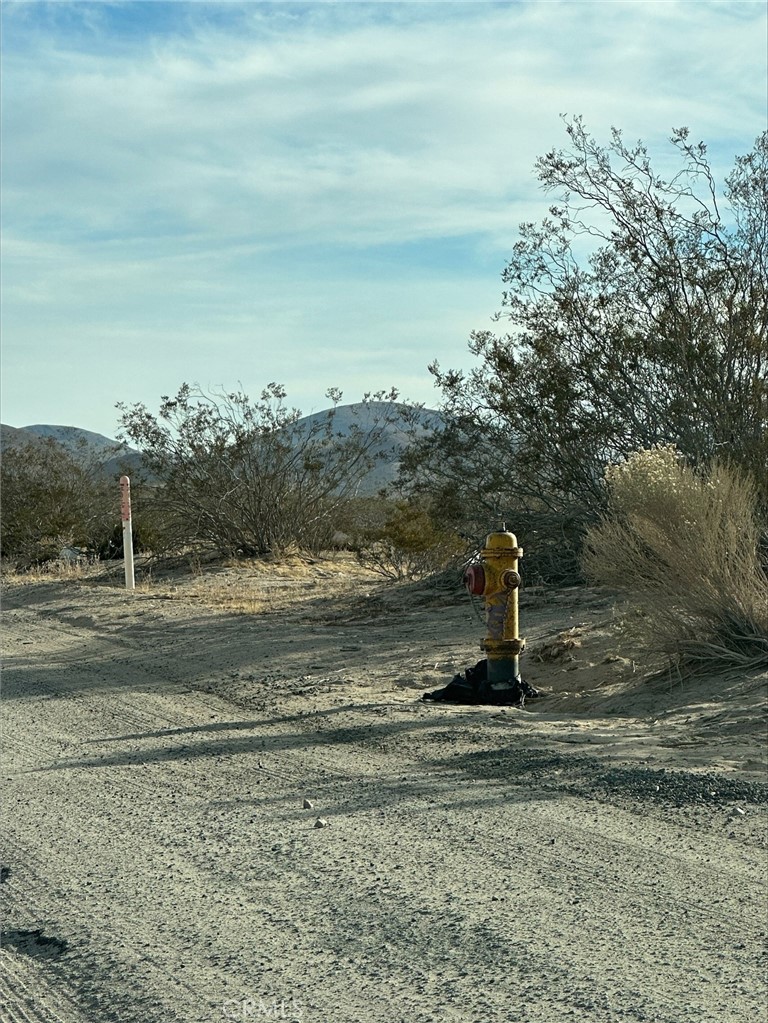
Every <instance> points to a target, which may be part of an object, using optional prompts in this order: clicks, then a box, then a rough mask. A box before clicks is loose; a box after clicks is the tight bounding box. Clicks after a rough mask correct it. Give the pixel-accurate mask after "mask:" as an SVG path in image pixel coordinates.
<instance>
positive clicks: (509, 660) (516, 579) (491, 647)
mask: <svg viewBox="0 0 768 1023" xmlns="http://www.w3.org/2000/svg"><path fill="white" fill-rule="evenodd" d="M522 556H523V548H522V547H518V546H517V537H516V536H515V534H514V533H510V532H508V531H507V527H506V524H505V523H502V527H501V530H499V531H498V532H496V533H490V534H489V535H488V537H487V538H486V541H485V547H484V548H483V549H482V551H481V552H480V561H478V562H475V563H474V564H472V565H470V566H469V567H468V568H467V570H466V572H465V573H464V585H465V586H466V588H467V590H468V591H469V592H470V593H471V594H473V595H474V596H478V597H479V596H482V597H484V598H485V620H486V637H485V640H484V641H483V642H482V644H481V649H482V650H484V651H485V654H486V657H487V659H488V684H489V685H493V683H494V682H496V683H498V682H513V681H515V680H516V679H519V678H520V654H521V653H522V652H523V649H524V647H525V640H524V639H520V637H519V635H518V632H519V628H520V622H519V612H518V600H517V591H518V589H519V587H520V573H519V572H518V561H519V559H520V558H522Z"/></svg>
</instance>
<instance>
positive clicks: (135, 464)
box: [0, 423, 142, 476]
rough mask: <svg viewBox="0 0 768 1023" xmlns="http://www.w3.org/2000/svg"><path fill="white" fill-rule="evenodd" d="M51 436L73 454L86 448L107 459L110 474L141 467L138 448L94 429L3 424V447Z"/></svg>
mask: <svg viewBox="0 0 768 1023" xmlns="http://www.w3.org/2000/svg"><path fill="white" fill-rule="evenodd" d="M49 439H50V440H54V441H56V443H57V444H61V446H62V447H63V448H64V449H65V450H66V451H69V452H71V453H72V454H77V453H78V452H82V451H83V450H87V451H88V452H89V453H92V454H94V455H95V456H96V457H98V458H104V463H103V469H104V472H105V473H106V475H108V476H113V475H117V474H118V473H121V472H125V471H128V472H131V471H137V470H138V469H139V468H140V467H141V460H142V459H141V453H140V452H139V451H135V450H134V449H133V448H129V447H128V446H127V445H126V444H119V443H118V442H117V441H115V440H111V439H110V438H109V437H105V436H104V435H103V434H101V433H94V432H93V431H92V430H82V429H80V427H78V426H53V425H49V424H47V423H37V424H35V425H34V426H21V427H16V426H7V425H6V424H5V423H3V424H2V425H0V447H1V448H10V447H14V446H17V445H20V444H28V443H29V442H30V441H31V442H33V443H34V442H35V441H45V440H49Z"/></svg>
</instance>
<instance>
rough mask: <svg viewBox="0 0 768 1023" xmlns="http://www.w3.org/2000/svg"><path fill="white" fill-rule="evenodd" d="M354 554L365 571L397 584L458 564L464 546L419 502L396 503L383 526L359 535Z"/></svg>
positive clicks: (462, 541) (465, 550)
mask: <svg viewBox="0 0 768 1023" xmlns="http://www.w3.org/2000/svg"><path fill="white" fill-rule="evenodd" d="M355 552H356V554H357V558H358V561H359V562H360V564H362V565H364V566H365V567H366V568H371V569H373V570H374V571H375V572H378V573H379V574H380V575H383V576H385V577H386V578H388V579H393V580H397V581H399V580H402V579H418V578H423V577H424V576H428V575H432V574H433V573H435V572H440V571H442V570H443V569H445V568H446V567H447V566H448V565H450V564H452V563H454V562H458V561H459V560H460V559H461V558H462V556H463V555H464V554H465V553H466V552H467V542H466V540H465V539H464V538H462V537H461V536H460V535H459V534H458V533H456V532H454V531H452V530H451V529H449V528H445V527H443V526H440V525H439V524H437V523H436V522H435V521H434V519H433V518H432V516H431V515H430V512H429V510H428V508H426V507H424V506H423V505H421V504H419V503H418V502H413V501H395V502H393V503H392V504H391V506H390V511H389V514H388V515H387V517H386V519H385V521H384V523H383V524H382V525H380V526H377V527H374V528H370V529H367V530H364V531H363V532H362V533H361V534H359V536H358V538H357V541H356V543H355Z"/></svg>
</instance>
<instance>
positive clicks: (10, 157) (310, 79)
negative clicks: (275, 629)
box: [1, 0, 768, 436]
mask: <svg viewBox="0 0 768 1023" xmlns="http://www.w3.org/2000/svg"><path fill="white" fill-rule="evenodd" d="M766 10H767V8H766V4H765V3H764V0H756V2H711V3H709V2H706V0H695V2H688V3H683V2H677V0H664V2H659V3H647V2H620V0H610V2H602V3H592V2H579V0H567V2H559V0H552V2H521V3H484V2H478V0H475V2H472V3H443V2H430V3H416V4H412V3H312V4H295V3H272V4H264V3H237V2H231V3H217V4H208V3H185V2H179V3H163V2H153V0H131V2H127V3H122V2H113V3H86V2H76V3H71V2H67V0H59V2H52V3H38V2H29V0H19V2H13V0H6V2H4V3H3V5H2V20H3V26H2V27H3V71H2V113H3V125H2V135H3V256H2V290H3V293H2V316H3V342H2V370H3V385H2V386H3V390H2V410H1V412H2V421H3V422H4V423H9V424H10V425H12V426H26V425H30V424H33V423H43V422H44V423H54V424H60V425H77V426H81V427H83V428H85V429H89V430H95V431H97V432H100V433H105V434H107V435H110V436H113V435H114V434H115V432H116V429H117V426H116V424H117V413H116V411H115V409H114V405H115V402H117V401H120V400H122V401H127V402H134V401H144V402H146V403H147V404H148V405H150V406H151V407H155V406H156V405H157V402H158V400H159V398H160V396H161V395H162V394H169V393H173V392H175V390H176V389H177V388H178V386H179V385H180V384H181V383H182V382H183V381H188V382H190V383H192V382H197V383H199V384H201V385H202V386H204V387H211V388H215V387H217V386H222V387H225V388H230V389H232V388H235V387H238V386H240V385H241V386H242V387H243V389H245V391H246V392H247V393H251V394H254V395H255V394H256V393H257V392H258V391H260V389H261V388H262V387H263V386H264V385H265V384H266V383H268V382H269V381H273V380H275V381H278V382H280V383H282V384H284V385H285V386H286V388H287V389H288V399H289V404H291V405H294V406H298V407H299V408H301V409H302V410H303V411H305V412H310V411H317V410H319V409H322V408H324V407H326V406H327V404H328V403H327V401H326V399H325V397H324V395H325V391H326V390H327V388H329V387H331V386H337V387H341V388H342V390H343V392H344V400H345V401H354V400H357V399H358V398H359V397H360V396H361V395H362V394H363V393H364V392H366V391H375V390H378V389H380V388H389V387H391V386H395V387H397V388H398V389H399V390H400V391H401V393H402V394H403V395H404V396H405V397H407V398H410V399H413V400H420V401H425V402H426V403H427V404H428V405H435V404H437V402H438V401H439V394H438V392H436V391H435V390H434V388H433V386H432V380H431V377H430V376H429V374H428V372H427V365H428V363H429V362H431V361H432V360H433V359H435V358H437V359H438V360H439V361H440V363H441V365H443V366H464V367H466V366H469V365H470V364H471V357H470V356H469V354H468V353H467V340H468V337H469V333H470V331H471V330H473V329H476V328H485V327H489V326H490V325H491V318H492V315H493V313H494V312H496V311H497V309H498V308H499V305H500V297H501V291H502V285H501V280H500V274H501V271H502V269H503V267H504V264H505V261H506V258H507V256H508V255H509V253H510V251H511V248H512V245H513V244H514V241H515V238H516V231H517V226H518V224H519V223H520V222H521V221H525V220H539V219H541V217H542V216H544V215H545V213H546V209H547V206H548V204H549V203H550V202H551V198H548V197H547V196H546V195H544V194H543V193H542V192H541V191H540V189H539V188H538V184H537V181H536V179H535V176H534V174H533V165H534V162H535V160H536V157H537V156H539V155H542V154H543V153H545V152H546V151H547V150H549V149H551V148H552V147H553V146H559V145H565V142H566V138H565V132H564V129H563V125H562V122H561V120H560V115H561V114H581V115H583V117H584V119H585V123H586V125H587V126H588V128H589V129H590V130H591V131H592V132H593V133H594V134H595V135H597V136H598V137H599V138H603V139H606V140H607V138H608V130H609V128H610V126H611V125H616V126H617V127H620V128H622V129H623V130H624V132H625V135H626V137H627V138H628V139H635V138H643V139H644V140H645V141H646V142H647V143H648V144H649V146H650V148H651V152H652V154H653V156H654V158H655V162H656V163H657V164H658V165H659V166H660V167H663V166H664V161H666V160H668V159H669V158H670V156H671V152H672V151H671V147H669V145H668V144H667V142H666V139H667V138H668V137H669V135H670V133H671V131H672V129H673V128H675V127H678V126H681V125H688V126H689V127H690V129H691V133H692V136H693V137H694V138H695V139H703V140H705V141H706V142H707V144H708V146H709V153H710V158H711V160H712V162H713V164H714V166H715V168H716V170H717V171H718V173H719V174H721V175H723V174H725V173H727V171H728V170H729V169H730V167H731V166H732V164H733V159H734V156H735V155H737V154H740V153H744V152H747V151H748V150H749V149H750V148H751V147H752V144H753V142H754V139H755V137H756V136H757V135H758V134H759V133H760V132H761V131H762V130H764V128H765V127H766V119H767V117H768V112H767V108H768V71H767V70H766V49H767V47H768V27H767V23H766Z"/></svg>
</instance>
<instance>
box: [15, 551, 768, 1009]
mask: <svg viewBox="0 0 768 1023" xmlns="http://www.w3.org/2000/svg"><path fill="white" fill-rule="evenodd" d="M614 603H615V602H614V599H613V597H611V596H610V595H607V594H603V593H597V592H594V591H589V590H571V591H567V592H559V593H547V592H544V591H533V592H532V591H527V592H524V593H523V596H522V610H521V623H522V632H523V634H524V635H525V636H526V637H527V640H528V652H527V653H526V655H525V657H524V659H523V669H524V677H525V678H526V679H527V680H528V681H530V682H531V683H532V684H533V685H535V686H537V687H539V688H541V689H542V690H543V695H542V697H541V698H539V699H538V700H536V701H529V702H528V704H527V705H526V706H525V708H523V709H518V708H504V709H501V708H494V707H466V706H464V707H462V706H455V705H443V704H428V703H424V702H422V701H421V699H420V697H421V695H422V693H423V692H424V691H425V690H433V689H436V688H438V687H439V686H442V685H445V684H446V683H447V682H448V681H449V680H450V678H451V676H452V675H453V674H454V673H455V672H458V671H461V670H463V669H465V668H466V667H468V666H470V665H472V664H473V663H474V662H475V661H476V660H478V659H479V657H480V656H481V654H480V652H479V649H478V647H479V641H480V639H481V638H482V635H483V626H482V623H481V621H480V619H479V617H478V615H477V613H476V611H478V610H479V608H475V607H473V606H472V605H471V604H470V603H469V598H468V597H466V596H464V595H461V594H459V593H457V592H456V590H455V589H454V588H451V587H448V588H443V589H440V588H434V587H433V588H430V587H426V586H420V587H417V586H387V585H385V584H383V583H381V582H380V581H378V580H376V579H375V578H373V577H366V576H364V575H362V574H361V573H360V572H354V571H352V569H351V568H350V566H349V565H347V564H346V563H345V562H344V561H343V559H338V558H337V559H329V560H318V561H317V562H315V563H314V564H311V565H306V564H303V565H301V566H300V567H299V566H297V565H294V566H287V567H286V566H256V565H252V566H246V567H242V566H241V567H230V568H224V567H215V566H210V567H208V568H205V569H204V570H201V571H198V572H197V573H196V574H194V575H189V574H188V573H187V574H180V575H179V576H178V577H177V578H175V579H172V578H168V577H163V578H159V577H156V578H155V579H154V580H152V581H151V582H149V583H143V584H142V585H141V586H140V587H139V589H138V590H137V591H136V592H135V593H132V594H129V593H126V592H125V590H124V589H122V586H121V578H120V576H119V574H116V575H113V576H112V577H108V578H91V579H88V578H86V579H62V580H54V581H46V580H44V579H41V580H38V581H35V582H22V581H12V582H9V583H8V584H7V585H6V587H5V595H4V616H3V617H4V629H3V632H4V672H3V700H2V718H3V748H4V761H3V766H2V773H1V774H0V777H1V778H2V787H3V796H4V800H3V833H2V841H1V843H0V848H1V851H2V864H3V869H2V885H1V886H0V894H2V902H3V916H2V939H3V940H2V952H1V953H0V956H1V957H2V958H1V961H2V979H1V980H0V997H1V998H2V999H3V1002H4V1008H3V1009H2V1010H1V1011H2V1013H3V1015H2V1019H3V1020H6V1021H8V1023H11V1021H12V1023H17V1021H27V1023H43V1021H45V1023H49V1021H50V1023H52V1021H57V1023H118V1021H119V1023H161V1021H162V1023H176V1021H178V1023H198V1021H199V1023H202V1021H213V1020H225V1019H230V1020H243V1019H248V1020H259V1019H285V1020H294V1021H298V1020H301V1021H303V1023H358V1021H359V1023H427V1021H430V1023H438V1021H440V1023H494V1021H499V1023H506V1021H520V1023H558V1021H561V1020H564V1021H579V1023H581V1021H583V1023H634V1021H644V1023H650V1021H654V1023H687V1021H691V1023H744V1021H747V1020H755V1021H757V1020H759V1019H763V1018H764V1014H765V1007H766V988H765V978H766V960H765V951H766V936H767V935H768V919H767V915H768V914H767V908H766V907H767V903H766V894H767V893H766V863H767V857H768V843H767V841H766V835H767V831H766V801H767V800H768V786H766V780H767V779H766V772H765V759H764V757H765V693H766V682H767V681H768V677H767V675H768V673H763V674H762V675H755V674H752V675H751V676H743V675H738V674H734V675H733V676H731V677H728V678H725V679H723V678H716V677H713V678H699V679H695V680H693V679H684V678H678V679H676V680H670V678H669V677H666V676H656V677H652V676H651V668H652V667H653V666H654V664H653V663H652V662H653V659H652V658H651V657H649V656H645V655H643V654H642V653H640V652H637V651H635V652H631V651H628V650H627V649H626V648H623V647H621V646H620V645H619V641H618V639H617V631H616V630H617V616H616V611H615V608H614Z"/></svg>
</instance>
